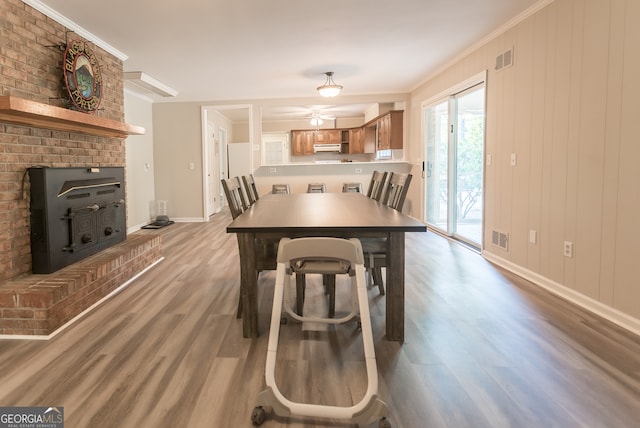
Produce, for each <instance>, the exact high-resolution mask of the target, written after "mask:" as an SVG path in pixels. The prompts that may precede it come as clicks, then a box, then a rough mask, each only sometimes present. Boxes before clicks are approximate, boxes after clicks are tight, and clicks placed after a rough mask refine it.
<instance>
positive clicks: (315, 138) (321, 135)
mask: <svg viewBox="0 0 640 428" xmlns="http://www.w3.org/2000/svg"><path fill="white" fill-rule="evenodd" d="M341 140H342V130H340V129H318V130H293V131H291V154H292V155H293V156H305V155H312V154H313V153H314V150H313V145H314V144H340V143H341Z"/></svg>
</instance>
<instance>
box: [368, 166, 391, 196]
mask: <svg viewBox="0 0 640 428" xmlns="http://www.w3.org/2000/svg"><path fill="white" fill-rule="evenodd" d="M386 180H387V172H386V171H382V172H380V171H373V174H371V181H370V182H369V189H368V190H367V197H369V198H371V199H375V200H376V201H378V202H380V199H381V198H382V192H383V190H384V183H385V181H386Z"/></svg>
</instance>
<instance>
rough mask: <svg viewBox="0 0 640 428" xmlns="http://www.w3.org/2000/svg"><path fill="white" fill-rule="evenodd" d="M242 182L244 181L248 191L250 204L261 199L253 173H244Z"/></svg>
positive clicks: (245, 188)
mask: <svg viewBox="0 0 640 428" xmlns="http://www.w3.org/2000/svg"><path fill="white" fill-rule="evenodd" d="M242 182H243V183H244V190H245V192H246V193H247V199H248V202H249V205H253V204H255V203H256V201H257V200H258V199H260V195H258V189H257V188H256V180H255V179H254V178H253V174H249V175H243V176H242Z"/></svg>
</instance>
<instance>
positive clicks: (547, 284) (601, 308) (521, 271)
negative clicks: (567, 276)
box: [482, 251, 640, 336]
mask: <svg viewBox="0 0 640 428" xmlns="http://www.w3.org/2000/svg"><path fill="white" fill-rule="evenodd" d="M482 256H483V257H484V258H485V259H487V260H489V261H490V262H492V263H495V264H496V265H498V266H500V267H503V268H504V269H507V270H508V271H510V272H513V273H515V274H516V275H518V276H521V277H523V278H524V279H526V280H529V281H531V282H533V283H534V284H535V285H538V286H540V287H542V288H544V289H546V290H548V291H550V292H551V293H553V294H555V295H558V296H560V297H562V298H564V299H566V300H568V301H570V302H572V303H575V304H576V305H578V306H581V307H582V308H584V309H586V310H588V311H590V312H593V313H594V314H597V315H599V316H601V317H602V318H605V319H607V320H609V321H611V322H612V323H614V324H617V325H619V326H620V327H622V328H624V329H626V330H629V331H630V332H632V333H633V334H636V335H638V336H640V320H639V319H637V318H634V317H632V316H630V315H627V314H625V313H624V312H621V311H619V310H617V309H614V308H612V307H611V306H607V305H605V304H604V303H602V302H599V301H597V300H594V299H592V298H591V297H588V296H585V295H584V294H581V293H578V292H577V291H575V290H572V289H570V288H567V287H565V286H564V285H562V284H559V283H557V282H555V281H552V280H550V279H549V278H546V277H544V276H542V275H540V274H538V273H535V272H532V271H530V270H528V269H525V268H523V267H522V266H518V265H517V264H515V263H512V262H510V261H509V260H505V259H503V258H502V257H498V256H496V255H495V254H491V253H489V252H487V251H483V252H482Z"/></svg>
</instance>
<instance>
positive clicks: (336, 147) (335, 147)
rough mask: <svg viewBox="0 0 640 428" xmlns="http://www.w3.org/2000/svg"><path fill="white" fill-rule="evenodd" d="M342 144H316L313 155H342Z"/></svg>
mask: <svg viewBox="0 0 640 428" xmlns="http://www.w3.org/2000/svg"><path fill="white" fill-rule="evenodd" d="M341 147H342V146H341V144H340V143H335V144H314V145H313V153H327V152H331V153H340V149H341Z"/></svg>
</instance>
